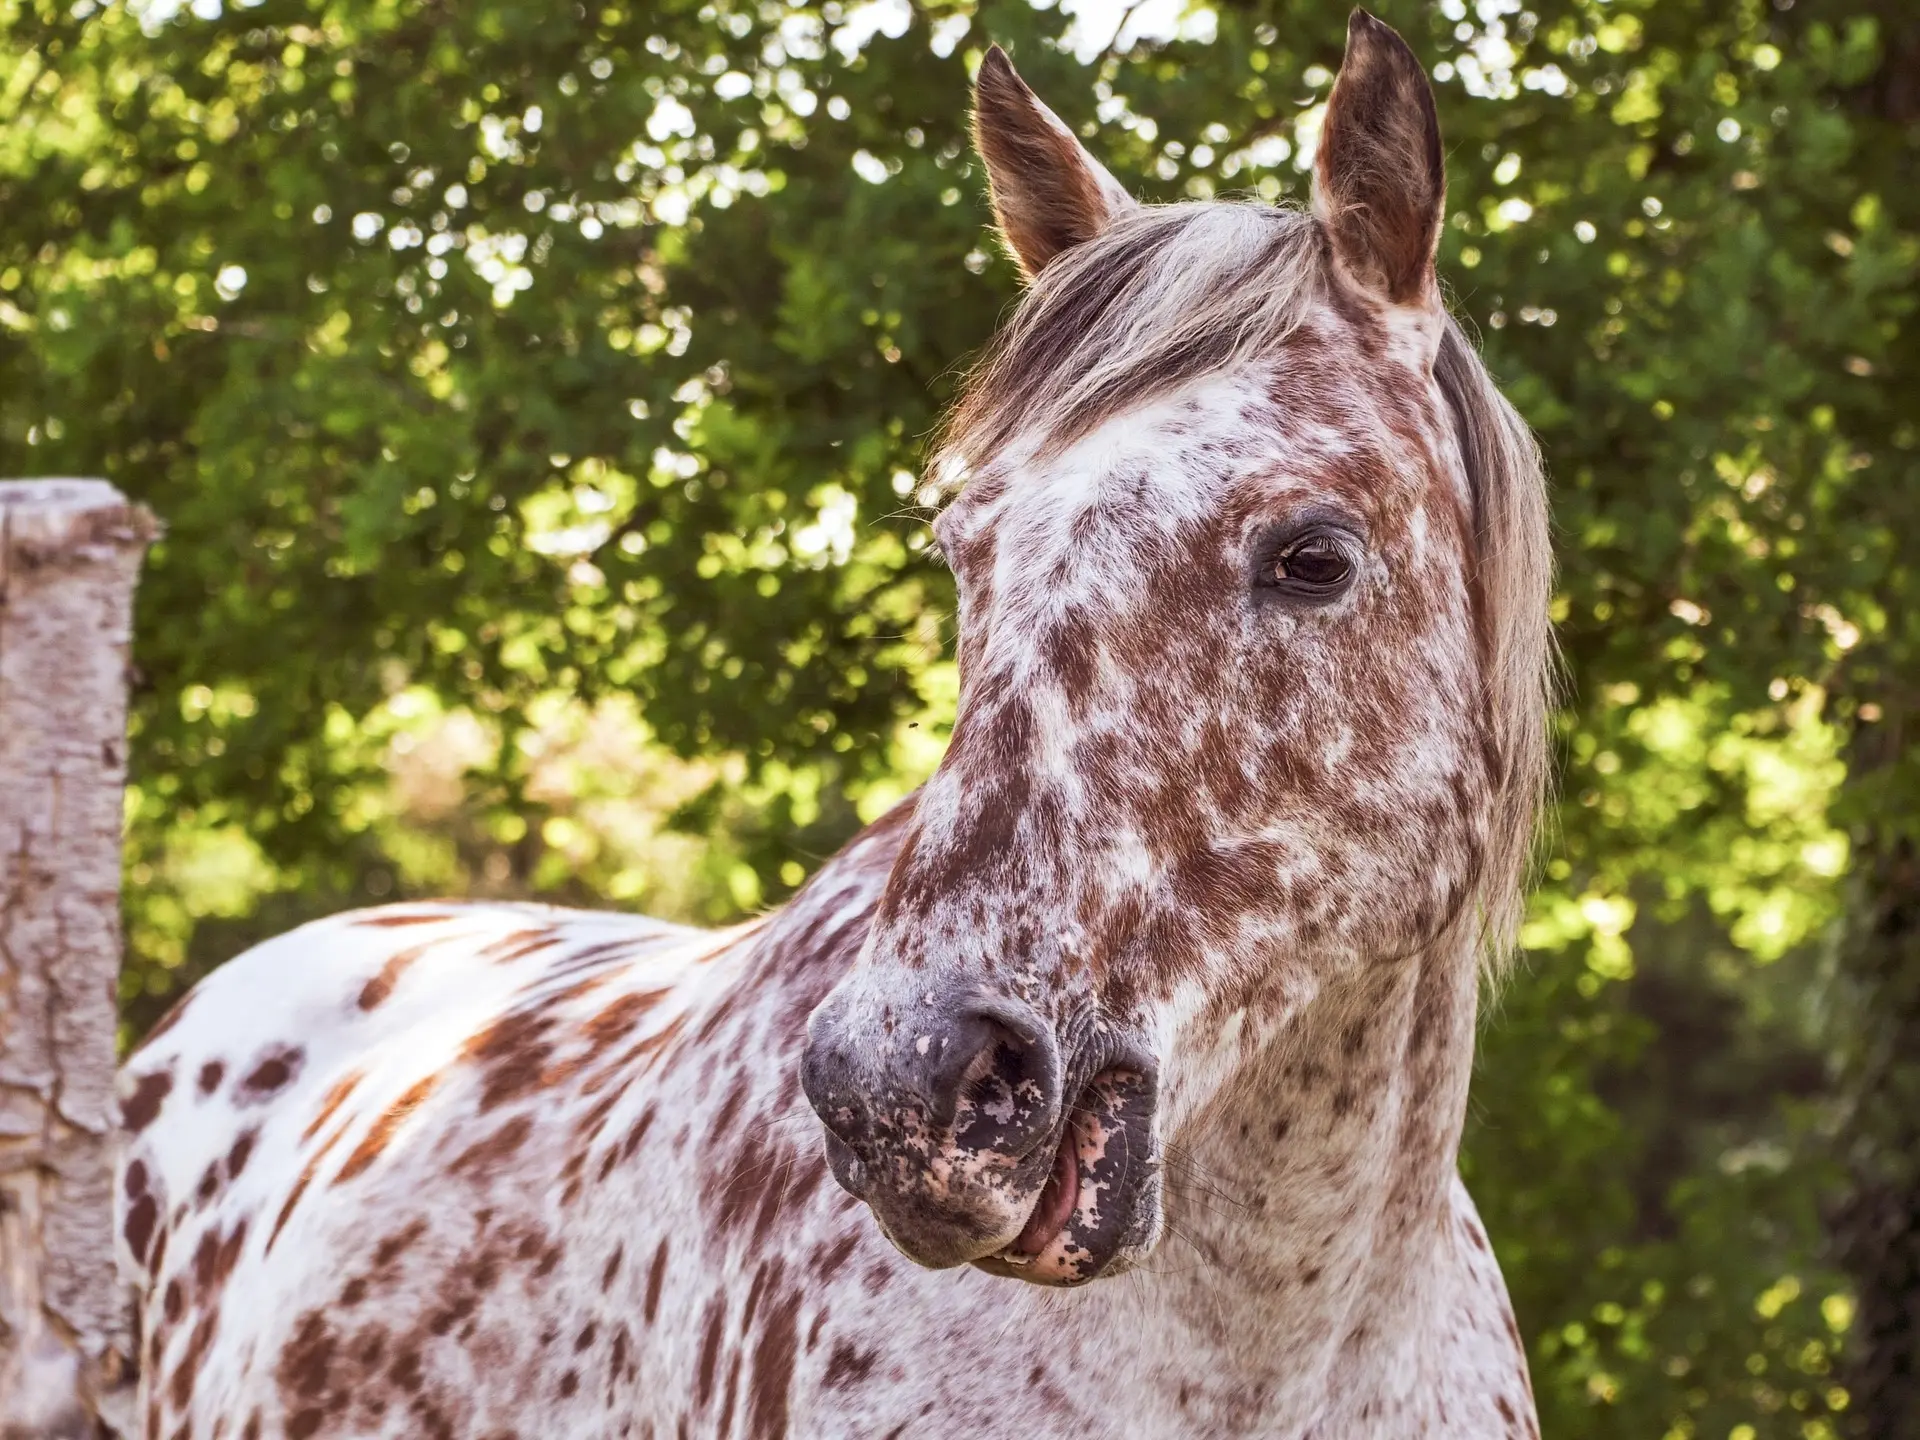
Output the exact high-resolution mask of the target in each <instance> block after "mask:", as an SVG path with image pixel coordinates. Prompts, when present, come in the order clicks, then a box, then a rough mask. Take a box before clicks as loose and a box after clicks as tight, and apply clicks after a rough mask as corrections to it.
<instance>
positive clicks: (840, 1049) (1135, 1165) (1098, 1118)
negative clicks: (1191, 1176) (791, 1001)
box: [801, 974, 1159, 1285]
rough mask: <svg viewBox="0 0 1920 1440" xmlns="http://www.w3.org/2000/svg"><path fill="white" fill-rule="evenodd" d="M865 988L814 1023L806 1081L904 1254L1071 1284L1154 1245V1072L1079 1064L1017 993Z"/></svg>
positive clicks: (830, 1142) (835, 1146)
mask: <svg viewBox="0 0 1920 1440" xmlns="http://www.w3.org/2000/svg"><path fill="white" fill-rule="evenodd" d="M866 981H867V977H866V976H863V975H858V974H856V975H854V976H850V977H848V979H847V980H846V981H844V982H843V983H842V984H841V985H840V986H839V987H837V988H836V989H835V991H834V992H833V993H832V994H831V995H829V996H828V997H827V999H826V1001H825V1002H824V1003H823V1004H821V1006H820V1007H819V1008H818V1009H817V1010H815V1011H814V1013H813V1016H812V1018H811V1020H810V1022H809V1024H808V1031H807V1046H806V1052H805V1054H804V1056H803V1058H802V1061H801V1083H802V1086H803V1088H804V1089H805V1091H806V1095H807V1099H808V1100H809V1101H810V1102H811V1103H812V1105H813V1108H814V1110H815V1111H816V1112H817V1113H818V1114H819V1116H820V1119H821V1121H822V1123H823V1124H824V1125H825V1126H826V1151H827V1159H828V1163H829V1165H830V1167H831V1168H832V1171H833V1175H834V1178H835V1179H836V1180H838V1181H839V1182H840V1184H841V1185H842V1186H843V1187H844V1188H845V1189H846V1190H848V1191H849V1192H850V1193H852V1194H854V1195H856V1196H858V1197H859V1198H860V1199H862V1200H864V1201H866V1202H867V1204H868V1206H869V1207H870V1208H871V1209H872V1211H873V1213H874V1217H875V1219H876V1220H877V1221H878V1222H879V1224H880V1228H881V1229H882V1231H883V1232H884V1233H885V1234H886V1235H887V1238H888V1239H890V1240H891V1241H892V1242H893V1243H894V1245H895V1246H897V1247H898V1248H899V1249H900V1250H901V1252H902V1253H904V1254H905V1255H906V1256H907V1257H908V1258H909V1259H911V1260H914V1261H917V1262H918V1263H920V1264H922V1265H926V1266H930V1267H932V1268H936V1269H939V1268H945V1267H948V1266H952V1265H961V1264H965V1263H968V1262H973V1263H976V1264H978V1265H980V1266H981V1268H983V1269H987V1270H989V1271H991V1272H993V1273H995V1274H1004V1275H1015V1276H1019V1277H1020V1278H1023V1279H1029V1280H1034V1281H1037V1282H1039V1283H1043V1284H1051V1285H1060V1284H1075V1283H1079V1282H1081V1281H1084V1280H1089V1279H1092V1278H1094V1276H1096V1275H1099V1274H1102V1273H1107V1272H1109V1271H1110V1270H1111V1269H1113V1268H1116V1262H1123V1261H1124V1259H1125V1258H1126V1257H1128V1256H1130V1255H1132V1254H1135V1253H1138V1252H1140V1251H1142V1250H1144V1249H1145V1248H1149V1247H1150V1245H1151V1243H1152V1240H1153V1239H1154V1238H1157V1232H1158V1228H1159V1206H1158V1190H1159V1187H1158V1175H1157V1166H1156V1165H1155V1164H1154V1161H1153V1150H1152V1137H1151V1128H1152V1113H1153V1099H1154V1084H1153V1067H1152V1065H1151V1064H1150V1063H1146V1062H1144V1061H1143V1060H1142V1059H1141V1057H1140V1056H1139V1055H1138V1054H1137V1053H1129V1054H1127V1055H1125V1056H1116V1055H1108V1054H1104V1053H1103V1054H1098V1055H1095V1054H1085V1055H1082V1054H1075V1055H1070V1056H1065V1057H1063V1055H1062V1053H1061V1048H1060V1045H1059V1043H1058V1041H1057V1039H1056V1037H1055V1034H1054V1031H1053V1029H1052V1027H1051V1026H1049V1025H1047V1024H1046V1023H1045V1022H1044V1021H1043V1020H1042V1019H1041V1017H1040V1016H1039V1015H1038V1014H1036V1013H1035V1012H1034V1011H1033V1009H1032V1008H1031V1007H1029V1006H1027V1005H1025V1004H1024V1003H1022V1002H1020V1001H1018V1000H1014V999H1011V998H1009V997H1005V996H991V995H983V994H979V993H967V994H951V995H947V996H943V995H942V994H941V993H940V992H939V990H938V989H926V988H924V987H922V988H921V989H920V991H919V993H907V994H887V993H881V991H882V987H880V986H876V985H872V984H871V983H863V982H866ZM884 988H885V990H886V991H889V992H892V991H895V990H896V989H897V988H901V989H903V988H904V987H894V986H887V987H884ZM1083 1048H1084V1047H1083ZM1104 1048H1105V1049H1112V1048H1113V1047H1112V1046H1107V1047H1104ZM1116 1061H1118V1063H1115V1062H1116ZM1069 1099H1070V1100H1071V1102H1072V1103H1070V1104H1069V1103H1066V1102H1067V1101H1068V1100H1069Z"/></svg>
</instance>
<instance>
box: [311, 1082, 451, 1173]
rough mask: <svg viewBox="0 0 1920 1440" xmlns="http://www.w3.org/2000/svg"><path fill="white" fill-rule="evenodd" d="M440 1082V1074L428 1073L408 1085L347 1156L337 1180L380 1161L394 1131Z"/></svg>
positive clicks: (359, 1171)
mask: <svg viewBox="0 0 1920 1440" xmlns="http://www.w3.org/2000/svg"><path fill="white" fill-rule="evenodd" d="M439 1083H440V1077H439V1076H438V1075H428V1076H426V1077H424V1078H423V1079H420V1080H417V1081H415V1082H414V1083H413V1084H412V1085H411V1086H410V1087H408V1089H407V1093H406V1094H404V1095H402V1096H401V1097H400V1098H399V1099H398V1100H396V1101H394V1102H393V1104H392V1105H391V1106H389V1107H388V1109H387V1112H386V1113H385V1114H384V1115H382V1116H381V1117H380V1118H379V1119H378V1120H376V1121H374V1122H373V1125H372V1128H370V1129H369V1130H368V1131H367V1133H366V1135H365V1137H364V1138H363V1139H362V1140H361V1141H360V1143H359V1145H357V1146H355V1147H354V1151H353V1153H352V1154H351V1155H349V1156H348V1157H347V1163H346V1164H344V1165H342V1166H341V1167H340V1173H339V1174H338V1175H336V1176H334V1177H333V1183H334V1184H336V1185H338V1184H341V1183H342V1182H343V1181H347V1180H351V1179H353V1177H354V1176H356V1175H358V1174H360V1173H361V1172H362V1171H364V1170H365V1169H366V1168H367V1167H368V1166H369V1165H371V1164H373V1162H374V1161H375V1160H378V1159H379V1158H380V1155H381V1153H382V1152H383V1151H384V1150H385V1149H386V1148H387V1142H388V1141H389V1140H391V1139H393V1132H394V1131H396V1130H398V1129H399V1128H400V1126H401V1124H402V1123H403V1122H404V1121H405V1120H406V1118H407V1117H408V1116H409V1115H411V1114H412V1113H413V1112H414V1111H415V1110H418V1109H419V1108H420V1106H421V1104H422V1103H423V1102H424V1101H425V1100H426V1098H427V1096H429V1095H431V1094H432V1093H433V1089H434V1086H436V1085H438V1084H439Z"/></svg>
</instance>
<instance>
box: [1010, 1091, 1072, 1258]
mask: <svg viewBox="0 0 1920 1440" xmlns="http://www.w3.org/2000/svg"><path fill="white" fill-rule="evenodd" d="M1079 1149H1080V1147H1079V1144H1078V1143H1077V1141H1076V1138H1075V1136H1074V1133H1073V1125H1072V1123H1071V1122H1069V1123H1068V1125H1067V1128H1066V1133H1065V1134H1064V1135H1062V1136H1061V1137H1060V1152H1059V1154H1057V1155H1055V1156H1054V1159H1053V1173H1052V1174H1051V1175H1049V1176H1048V1177H1047V1183H1046V1184H1045V1185H1043V1186H1041V1187H1040V1198H1039V1199H1037V1200H1035V1201H1034V1202H1033V1213H1032V1214H1031V1215H1029V1216H1028V1217H1027V1223H1026V1227H1025V1228H1024V1229H1023V1230H1021V1232H1020V1234H1019V1235H1018V1236H1017V1237H1016V1238H1015V1240H1014V1242H1013V1244H1012V1245H1011V1246H1009V1247H1008V1250H1007V1258H1008V1259H1010V1260H1016V1261H1030V1260H1033V1259H1034V1258H1036V1257H1038V1256H1039V1255H1040V1254H1041V1252H1042V1251H1044V1250H1045V1249H1046V1248H1047V1246H1049V1245H1050V1244H1052V1243H1053V1241H1054V1239H1055V1238H1056V1237H1057V1236H1058V1235H1059V1234H1060V1232H1061V1231H1062V1230H1064V1229H1065V1228H1066V1226H1067V1221H1068V1220H1070V1219H1072V1218H1073V1212H1074V1211H1075V1210H1076V1209H1077V1208H1078V1207H1079V1204H1080V1156H1079Z"/></svg>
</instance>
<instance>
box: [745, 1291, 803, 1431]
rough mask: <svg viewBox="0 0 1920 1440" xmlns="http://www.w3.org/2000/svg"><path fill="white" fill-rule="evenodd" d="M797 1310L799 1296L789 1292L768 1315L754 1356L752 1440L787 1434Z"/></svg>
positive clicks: (750, 1412) (749, 1426)
mask: <svg viewBox="0 0 1920 1440" xmlns="http://www.w3.org/2000/svg"><path fill="white" fill-rule="evenodd" d="M799 1309H800V1292H799V1291H797V1290H790V1291H788V1292H787V1294H786V1295H785V1296H784V1297H782V1298H781V1300H780V1301H779V1302H778V1303H777V1304H775V1305H774V1306H773V1308H772V1309H771V1310H769V1311H768V1312H767V1324H766V1328H765V1330H763V1331H762V1332H761V1335H760V1344H759V1345H758V1346H757V1347H756V1348H755V1350H754V1352H753V1383H752V1386H751V1388H750V1390H749V1392H748V1406H747V1433H748V1434H749V1435H751V1436H753V1437H754V1440H781V1437H783V1436H785V1435H786V1433H787V1418H788V1416H787V1391H788V1389H789V1388H790V1387H791V1386H792V1384H793V1358H794V1353H795V1351H796V1350H797V1349H798V1348H799V1336H798V1333H797V1328H796V1317H797V1315H798V1313H799Z"/></svg>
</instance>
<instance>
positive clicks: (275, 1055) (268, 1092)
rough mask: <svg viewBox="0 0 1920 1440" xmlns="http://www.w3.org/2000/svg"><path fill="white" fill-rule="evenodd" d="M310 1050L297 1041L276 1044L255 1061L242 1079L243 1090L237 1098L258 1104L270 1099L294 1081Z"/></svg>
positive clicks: (242, 1102)
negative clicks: (307, 1050) (296, 1043)
mask: <svg viewBox="0 0 1920 1440" xmlns="http://www.w3.org/2000/svg"><path fill="white" fill-rule="evenodd" d="M306 1060H307V1052H306V1051H305V1050H303V1049H301V1048H300V1047H299V1046H298V1045H274V1046H270V1047H268V1049H267V1051H266V1052H265V1053H264V1054H263V1055H262V1056H261V1057H260V1058H259V1059H258V1060H257V1061H255V1062H254V1066H253V1069H252V1070H250V1071H248V1072H247V1077H246V1078H245V1079H244V1080H242V1081H241V1082H240V1093H239V1094H237V1095H236V1096H235V1097H234V1099H235V1100H237V1101H238V1102H240V1103H241V1104H258V1103H259V1102H261V1101H263V1100H271V1099H272V1098H273V1097H274V1096H275V1095H278V1094H279V1093H280V1092H281V1091H282V1090H284V1089H286V1088H287V1086H289V1085H291V1084H292V1083H293V1080H294V1077H295V1076H297V1075H298V1074H299V1073H300V1067H301V1066H302V1065H304V1064H305V1063H306Z"/></svg>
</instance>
